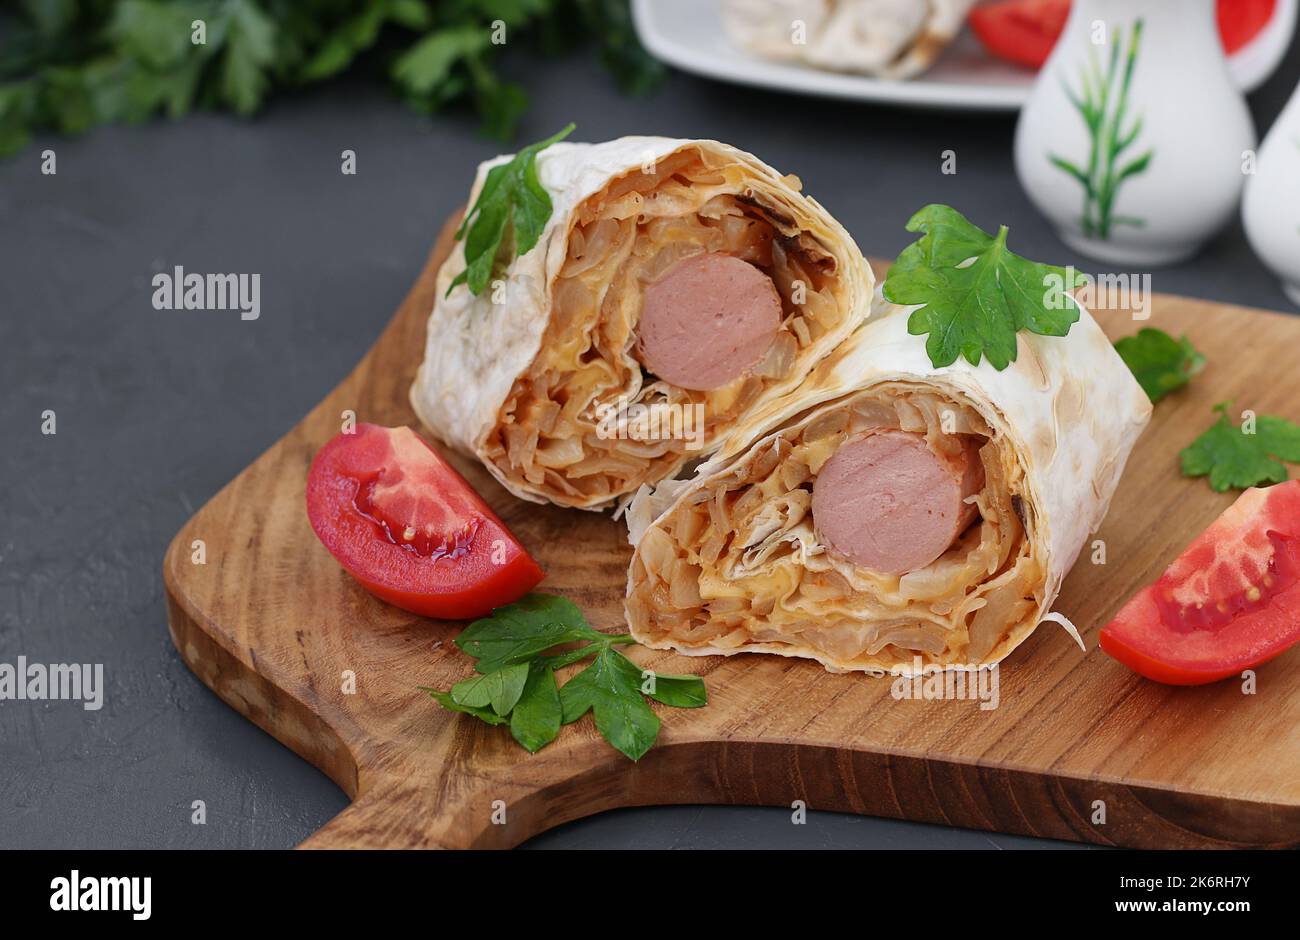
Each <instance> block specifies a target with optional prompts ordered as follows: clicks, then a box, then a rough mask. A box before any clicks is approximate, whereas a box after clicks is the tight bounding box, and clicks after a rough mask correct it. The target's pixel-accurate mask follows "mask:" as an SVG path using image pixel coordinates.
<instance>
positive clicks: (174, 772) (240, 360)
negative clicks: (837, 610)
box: [0, 46, 1300, 848]
mask: <svg viewBox="0 0 1300 940" xmlns="http://www.w3.org/2000/svg"><path fill="white" fill-rule="evenodd" d="M511 64H512V66H513V67H514V68H515V69H516V70H517V71H519V72H521V73H523V72H526V73H527V74H528V76H529V84H530V86H531V88H532V90H533V93H534V96H535V98H536V99H537V105H536V107H535V108H534V110H533V112H532V113H531V115H530V116H529V118H528V120H527V121H526V123H525V125H524V127H523V128H522V132H521V136H522V138H524V139H534V138H538V137H541V136H544V135H545V134H547V133H549V132H551V131H552V130H554V129H555V128H557V127H559V126H560V125H562V124H563V123H564V122H566V121H568V120H570V119H574V120H576V121H577V122H578V124H579V129H578V134H577V137H578V138H580V139H586V140H599V139H605V138H609V137H615V136H618V135H620V134H627V133H661V134H669V135H674V136H707V137H716V138H719V139H722V140H726V141H729V142H731V143H734V144H736V145H738V146H740V147H743V148H746V149H749V150H752V151H754V152H755V153H757V154H759V155H760V156H762V157H763V158H764V159H766V160H767V161H768V162H770V163H772V164H773V165H774V166H776V167H778V168H781V169H783V170H786V171H791V172H796V173H798V175H799V176H800V177H802V179H803V180H804V183H805V186H806V188H807V190H808V191H809V192H810V193H812V194H813V195H815V196H816V197H817V198H818V199H819V200H821V201H822V202H823V203H824V204H825V205H826V206H827V207H828V208H829V209H830V210H831V211H832V212H833V213H834V214H835V215H836V216H837V217H838V218H839V219H840V220H841V221H842V222H843V223H844V224H845V226H846V227H847V228H848V229H849V230H850V231H851V232H852V233H853V234H854V235H855V237H856V238H857V239H858V241H859V243H860V244H861V246H862V248H863V250H864V251H866V252H867V253H869V254H875V255H882V256H889V255H892V254H894V253H896V252H897V251H898V250H899V249H900V248H902V247H903V245H904V244H906V243H907V241H908V240H909V238H908V235H907V233H906V232H904V230H903V225H904V223H905V222H906V220H907V218H908V216H909V215H910V214H911V212H912V211H914V210H915V209H916V208H918V207H919V206H920V205H922V204H923V203H926V202H932V201H942V202H950V203H952V204H954V205H956V206H958V207H959V208H961V209H962V210H963V211H965V212H966V213H967V214H968V215H970V216H971V217H972V218H973V219H974V220H975V221H976V222H978V223H980V224H983V225H984V226H985V227H986V228H988V227H991V226H993V225H995V224H997V223H1006V224H1009V225H1010V226H1011V230H1012V246H1013V248H1018V249H1019V250H1022V251H1024V252H1025V253H1027V254H1031V255H1034V256H1036V257H1043V258H1045V259H1049V260H1054V261H1060V262H1067V261H1070V260H1075V261H1076V262H1078V261H1079V260H1080V259H1078V258H1073V257H1072V253H1071V252H1069V251H1068V250H1067V249H1065V248H1064V247H1063V246H1062V245H1061V244H1060V243H1059V241H1058V240H1057V239H1056V238H1055V236H1054V235H1052V233H1051V232H1050V230H1049V228H1048V226H1047V224H1046V223H1045V222H1044V221H1043V220H1042V219H1041V218H1040V217H1039V216H1038V215H1037V214H1036V213H1035V212H1034V210H1033V209H1032V207H1031V206H1030V205H1029V204H1028V202H1027V200H1026V198H1025V197H1024V195H1023V194H1022V192H1021V190H1020V188H1019V186H1018V184H1017V183H1016V180H1015V177H1014V174H1013V172H1012V169H1011V162H1010V146H1011V135H1012V130H1013V127H1014V121H1013V119H1012V118H1010V117H1006V116H992V117H991V116H980V115H951V114H934V113H908V112H902V111H893V110H888V109H882V108H876V107H868V106H860V105H851V104H844V103H837V102H829V101H815V100H805V99H797V98H793V97H788V96H781V95H776V94H772V93H769V92H763V91H751V90H748V89H744V88H736V87H730V86H726V85H721V84H714V83H709V82H704V81H700V80H696V79H693V78H689V77H686V76H682V75H673V76H671V77H670V79H669V80H668V81H667V82H666V83H665V85H664V86H663V87H662V88H661V89H660V90H659V92H658V93H657V94H656V95H654V96H653V97H651V98H648V99H643V100H627V99H624V98H622V97H619V96H618V95H617V93H616V92H615V91H614V90H613V89H612V87H611V85H610V83H609V82H608V81H607V79H606V77H605V75H604V74H603V73H601V72H600V71H599V70H598V68H597V67H596V66H595V65H594V64H591V63H589V62H586V61H581V60H573V61H570V62H566V63H562V64H554V63H534V62H530V61H515V62H513V63H511ZM1298 78H1300V46H1293V48H1292V51H1291V54H1290V55H1289V57H1288V59H1287V61H1286V63H1284V65H1283V66H1282V68H1281V69H1280V70H1279V72H1278V73H1277V74H1276V75H1275V76H1274V78H1273V79H1272V80H1271V81H1270V82H1269V83H1268V84H1267V85H1266V86H1264V88H1263V89H1261V90H1260V91H1259V92H1258V93H1256V94H1255V95H1254V96H1252V106H1253V110H1254V112H1255V117H1256V123H1257V126H1258V127H1259V128H1260V129H1261V130H1264V129H1267V127H1268V126H1269V124H1270V123H1271V122H1272V120H1273V118H1274V116H1275V115H1276V114H1277V112H1278V111H1279V110H1280V109H1281V107H1282V105H1283V104H1284V103H1285V100H1286V97H1287V95H1288V94H1289V93H1290V90H1291V88H1292V87H1293V86H1294V85H1295V83H1296V81H1297V79H1298ZM46 147H52V148H53V149H54V150H55V151H56V153H57V159H58V173H57V175H55V176H43V175H41V173H40V172H39V161H40V151H41V150H42V149H44V148H46ZM345 148H350V149H353V150H355V151H356V152H357V156H358V173H357V175H356V176H344V175H342V174H341V173H340V172H339V153H340V151H341V150H343V149H345ZM497 149H499V148H498V147H496V146H495V145H494V144H492V143H489V142H485V141H483V140H482V139H481V138H479V137H478V136H477V134H476V131H475V122H474V120H473V118H472V117H469V116H468V115H463V114H462V115H451V116H445V117H441V118H438V119H436V120H434V121H432V122H430V121H428V120H423V119H420V118H417V117H415V116H413V115H411V114H410V113H408V112H407V111H405V110H404V109H403V108H402V107H401V106H400V105H398V104H396V103H394V102H392V101H391V100H389V99H388V98H387V97H385V95H384V93H383V92H382V91H381V90H380V89H378V88H376V87H374V86H372V85H369V84H365V83H362V82H344V83H340V84H334V85H331V86H329V87H328V88H326V89H322V90H318V91H316V92H314V93H311V94H305V95H298V96H293V97H284V98H279V99H277V100H276V101H275V103H274V104H273V105H272V107H271V108H270V109H269V110H268V111H267V112H265V114H263V115H262V116H260V117H258V118H257V119H256V120H254V121H251V122H244V121H239V120H235V119H231V118H226V117H217V116H201V117H195V118H191V119H187V120H186V121H184V122H183V123H181V124H179V125H169V124H166V123H158V124H153V125H149V126H146V127H140V128H111V129H105V130H100V131H96V132H93V133H92V134H90V135H89V136H87V137H84V138H81V139H77V140H66V139H42V140H40V141H38V143H37V145H36V146H35V147H33V148H31V149H29V150H28V151H26V152H24V153H23V154H20V155H19V156H18V157H17V158H15V159H12V160H10V161H8V162H5V163H3V164H0V377H3V385H2V390H3V395H2V396H0V440H3V442H4V444H3V449H2V451H0V453H2V456H0V467H3V475H2V476H0V662H8V663H12V662H14V661H15V660H16V658H17V657H18V656H19V655H25V656H26V657H27V658H28V659H29V660H30V661H36V662H92V663H104V664H105V681H106V687H107V689H106V698H105V703H104V707H103V709H102V710H101V711H99V712H86V711H83V710H82V709H81V707H80V706H79V705H78V704H76V703H72V702H51V703H32V702H0V848H15V847H187V846H192V847H285V846H291V845H293V844H295V843H297V842H298V841H300V840H301V839H303V838H305V837H306V836H307V835H309V834H310V833H311V832H312V831H313V830H315V829H316V828H317V827H319V826H320V825H321V824H323V823H324V822H325V821H326V820H327V819H329V818H330V817H331V816H332V815H334V814H335V813H336V812H338V811H339V810H341V809H342V808H343V807H344V805H345V803H346V801H345V799H344V797H343V796H342V794H341V793H339V792H338V790H336V789H335V788H334V786H333V785H332V784H331V783H330V782H329V781H328V780H326V778H325V777H324V776H322V775H321V774H319V773H317V772H316V771H315V770H314V769H313V768H312V767H310V766H309V765H307V764H306V763H304V762H303V761H301V760H299V759H298V758H297V757H296V756H294V755H293V754H292V753H291V752H290V751H288V750H287V749H285V748H284V747H282V746H281V745H280V744H278V743H277V742H276V741H274V740H273V739H271V738H270V737H268V736H267V735H265V734H263V733H262V732H261V731H259V730H257V729H256V728H255V727H254V726H253V725H251V724H249V723H248V722H247V721H245V720H244V719H243V718H241V717H240V716H239V715H237V714H236V713H235V712H234V711H232V710H230V709H228V708H227V707H226V706H225V705H223V704H222V703H221V702H220V701H219V700H218V699H217V698H216V697H215V696H214V695H212V694H211V693H210V692H209V691H208V690H207V689H206V688H205V687H203V686H202V685H201V684H200V683H199V682H198V681H197V680H196V679H195V678H194V677H193V676H191V675H190V673H189V672H188V670H187V669H186V668H185V666H184V665H183V664H182V663H181V661H180V659H179V657H178V656H177V655H176V653H175V652H174V651H173V649H172V646H171V642H170V640H169V639H168V637H167V630H166V621H165V610H164V604H163V595H162V584H161V573H160V565H161V559H162V553H163V549H164V548H165V547H166V545H167V542H168V540H169V539H170V538H171V536H172V534H173V533H174V532H175V531H176V530H177V528H179V526H180V525H181V523H182V522H183V521H184V520H185V519H186V518H187V517H188V516H189V515H190V513H191V512H192V511H193V510H194V509H195V508H197V507H198V506H199V505H200V504H201V503H203V502H204V501H205V500H206V499H208V498H209V497H210V496H211V495H212V494H213V493H215V492H216V491H217V490H218V489H219V488H220V487H221V486H222V485H223V484H225V483H226V482H227V481H228V480H229V479H231V478H232V477H233V476H234V475H235V474H236V473H238V472H239V471H240V470H241V469H242V468H243V467H244V466H245V465H247V464H248V463H249V462H250V461H251V460H252V459H253V458H254V457H256V456H257V455H258V454H259V453H261V452H262V451H263V450H264V449H265V448H266V447H268V446H269V445H270V444H271V443H273V442H274V441H275V440H276V438H278V437H279V436H280V435H281V434H282V433H283V432H284V431H285V430H287V429H288V428H289V427H290V426H292V425H293V424H294V423H295V422H296V421H297V420H298V419H299V418H300V417H301V416H302V415H303V414H304V413H306V412H307V411H308V410H309V409H310V408H311V407H312V405H314V404H315V402H316V401H317V400H318V399H319V398H320V397H321V396H322V395H323V394H324V393H325V392H326V391H327V390H328V389H329V388H330V387H332V386H333V385H334V384H335V383H336V382H337V381H338V380H339V379H341V378H342V377H343V375H344V374H345V373H346V372H347V370H348V369H349V368H350V367H351V366H352V364H353V363H354V362H355V361H356V360H357V359H358V358H359V357H360V356H361V354H362V353H363V351H364V350H365V349H366V348H367V347H368V345H369V344H370V343H371V342H372V341H373V340H374V338H375V337H376V336H377V335H378V333H379V332H380V330H381V329H382V327H383V325H384V323H385V322H386V320H387V318H388V317H389V316H390V315H391V313H392V312H393V311H394V310H395V309H396V307H397V304H398V302H399V301H400V299H401V298H402V296H403V295H404V294H405V292H406V290H407V288H408V286H409V285H410V283H411V281H412V280H413V279H414V277H415V274H416V272H417V271H418V270H419V269H420V266H421V265H422V264H423V262H424V259H425V256H426V253H427V252H428V249H429V247H430V245H431V244H432V241H433V238H434V235H435V234H436V232H437V230H438V227H439V225H440V224H441V222H442V220H443V219H444V218H445V217H446V216H447V214H448V213H450V212H451V211H453V210H454V209H455V208H456V207H457V206H459V205H460V203H461V202H462V200H463V199H464V195H465V191H466V189H467V187H468V185H469V181H470V178H471V175H472V171H473V166H474V164H475V163H476V162H477V161H478V160H480V159H482V158H484V157H486V156H489V155H491V154H493V153H495V152H496V151H497ZM946 149H953V150H955V151H956V152H957V160H958V173H957V174H956V175H955V176H944V175H942V174H941V173H940V172H939V168H940V160H941V153H942V151H944V150H946ZM176 264H180V265H184V266H186V267H187V268H188V269H190V270H195V271H203V272H219V271H220V272H224V271H235V272H246V273H253V272H257V273H259V274H261V276H262V314H261V318H260V319H259V320H257V321H255V322H241V321H240V319H239V316H238V314H237V313H233V312H231V313H225V312H194V311H190V312H172V311H156V310H154V309H153V308H152V306H151V304H150V294H151V291H150V288H149V280H150V278H151V277H152V275H153V273H154V272H156V271H158V270H170V268H171V266H173V265H176ZM1080 267H1082V268H1084V269H1085V270H1088V269H1090V268H1089V266H1088V265H1087V264H1086V263H1084V264H1080ZM1153 286H1154V288H1155V289H1156V290H1159V291H1166V292H1174V293H1184V294H1191V295H1196V296H1201V297H1207V298H1212V299H1216V300H1223V301H1231V302H1237V303H1244V304H1252V305H1256V306H1262V307H1272V308H1277V309H1289V308H1288V306H1287V304H1286V300H1285V298H1284V297H1283V295H1282V293H1281V291H1280V289H1279V288H1278V286H1277V284H1276V282H1275V281H1274V279H1273V277H1272V276H1271V275H1269V274H1268V273H1267V272H1266V271H1265V270H1264V269H1263V267H1262V266H1261V265H1260V264H1259V262H1258V261H1257V260H1256V259H1255V258H1254V257H1253V256H1252V254H1251V252H1250V250H1249V248H1248V246H1247V245H1246V243H1245V241H1244V239H1243V237H1242V234H1241V230H1240V226H1239V225H1238V224H1235V223H1234V224H1233V225H1232V226H1231V227H1230V228H1229V229H1228V230H1227V231H1225V232H1224V233H1223V234H1222V235H1221V236H1220V237H1219V238H1217V239H1216V240H1215V241H1214V242H1213V243H1212V244H1211V245H1210V246H1209V247H1208V248H1207V249H1206V250H1205V251H1204V252H1203V253H1202V255H1201V256H1200V257H1199V258H1197V259H1196V260H1194V261H1192V262H1190V263H1188V264H1184V265H1181V266H1179V267H1176V268H1170V269H1164V270H1160V271H1157V272H1155V275H1154V284H1153ZM46 409H52V410H54V411H55V412H56V414H57V420H58V433H57V434H56V435H54V436H45V435H42V434H41V433H40V423H41V413H42V412H43V411H44V410H46ZM194 800H203V801H205V803H206V806H207V824H206V825H204V826H195V825H192V824H191V822H190V816H191V812H192V811H191V808H190V807H191V804H192V802H193V801H194ZM813 809H814V810H815V807H814V808H813ZM531 844H533V845H537V846H548V847H550V846H555V847H559V846H566V847H567V846H573V847H578V846H582V847H593V846H626V847H640V846H652V847H750V846H754V847H758V846H763V847H767V846H790V847H812V846H822V847H836V848H838V847H870V846H885V847H937V846H952V847H989V846H990V845H992V846H997V847H1003V848H1010V847H1021V846H1027V845H1040V844H1043V843H1038V842H1035V841H1034V840H1030V839H1021V838H1015V837H1008V836H1001V835H986V834H983V833H975V832H966V831H959V830H949V829H944V828H941V827H934V826H921V825H914V824H908V823H899V822H893V821H884V820H873V819H861V818H855V817H848V816H839V815H835V814H818V813H816V812H815V811H814V812H812V813H811V814H810V816H809V820H808V824H807V825H806V826H803V827H794V826H791V824H790V817H789V813H788V811H785V810H776V809H747V808H695V807H679V808H671V809H637V810H625V811H621V812H617V813H610V814H607V815H605V816H602V817H598V818H595V819H591V820H584V821H581V822H577V823H573V824H570V825H568V826H565V827H562V828H560V829H558V830H555V831H553V832H551V833H547V834H545V835H543V836H541V837H539V838H537V839H535V840H534V841H533V843H531Z"/></svg>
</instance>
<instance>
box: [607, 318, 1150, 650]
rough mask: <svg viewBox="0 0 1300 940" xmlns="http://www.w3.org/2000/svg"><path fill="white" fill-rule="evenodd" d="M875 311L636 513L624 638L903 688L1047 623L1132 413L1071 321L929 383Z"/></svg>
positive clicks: (1094, 337) (920, 361)
mask: <svg viewBox="0 0 1300 940" xmlns="http://www.w3.org/2000/svg"><path fill="white" fill-rule="evenodd" d="M877 303H878V307H877V310H876V313H875V314H874V315H873V317H872V319H871V320H870V321H868V322H867V324H866V325H865V326H864V327H862V328H861V329H860V330H859V331H858V332H857V333H855V334H854V336H852V337H851V338H850V339H849V340H848V341H847V342H846V343H845V345H844V346H843V347H842V348H841V349H840V350H838V351H837V353H836V354H835V355H834V356H832V357H831V358H830V359H828V360H826V361H825V362H824V363H822V365H821V366H819V367H818V369H817V370H815V372H814V374H813V375H811V376H810V377H809V380H808V382H807V383H806V384H805V386H804V388H803V391H802V392H801V394H800V395H798V396H791V397H789V398H787V399H786V400H784V401H781V402H775V403H773V405H772V406H771V407H768V408H766V409H764V410H763V411H761V412H756V413H753V414H751V416H750V418H749V421H750V422H751V423H749V424H746V425H745V426H743V427H741V428H738V429H737V433H736V435H735V437H734V438H733V440H732V441H731V442H729V443H728V444H727V445H726V446H724V447H723V448H722V449H720V450H719V451H718V453H717V454H716V455H715V456H714V458H713V459H711V460H710V461H709V462H707V463H706V464H704V465H702V466H701V467H699V469H698V471H697V473H696V475H695V476H694V477H693V478H691V479H688V480H681V481H672V482H669V483H665V484H661V485H660V486H659V487H658V488H656V489H654V490H651V489H649V488H647V489H646V490H643V491H642V492H641V493H639V494H638V495H637V497H636V498H635V499H634V500H633V502H632V504H631V506H630V508H629V510H628V522H629V529H630V533H629V534H630V538H631V540H632V542H633V544H634V545H635V547H636V548H635V553H634V555H633V557H632V562H631V565H630V568H629V572H628V588H627V600H626V613H627V621H628V624H629V625H630V627H631V631H632V635H633V636H634V637H635V638H636V639H637V641H638V642H640V643H643V644H645V645H646V646H650V647H654V648H657V649H674V650H677V651H679V652H682V653H687V654H691V655H712V654H724V655H728V654H732V653H740V652H760V653H776V654H778V655H782V656H800V657H809V658H812V659H816V660H818V661H819V662H821V663H822V664H823V665H825V666H826V667H827V668H828V669H831V670H833V671H842V670H862V671H878V670H880V671H886V672H890V673H893V674H902V675H914V674H916V673H917V672H920V671H926V670H929V669H931V668H950V667H951V668H958V667H963V668H970V667H975V666H983V665H989V664H992V663H995V662H998V661H999V660H1001V659H1002V658H1003V657H1005V656H1007V655H1008V654H1009V653H1010V652H1011V651H1012V650H1014V649H1015V648H1016V646H1018V645H1019V644H1020V643H1021V642H1022V641H1024V639H1025V638H1026V637H1028V636H1029V634H1030V633H1031V632H1033V630H1034V628H1035V626H1036V625H1037V624H1038V623H1039V622H1040V621H1041V620H1042V619H1043V618H1044V616H1045V615H1047V614H1048V613H1049V612H1050V610H1051V606H1052V604H1053V602H1054V601H1055V599H1056V597H1057V594H1058V592H1059V591H1060V587H1061V582H1062V580H1063V579H1064V577H1065V575H1066V572H1068V571H1069V570H1070V567H1071V566H1072V565H1073V564H1074V562H1075V560H1076V558H1077V556H1078V555H1079V552H1080V549H1081V548H1082V546H1083V545H1084V542H1085V540H1086V539H1087V538H1088V535H1089V533H1091V532H1093V531H1095V530H1096V528H1097V527H1098V525H1099V524H1100V523H1101V521H1102V518H1103V517H1104V516H1105V515H1106V510H1107V507H1108V505H1109V503H1110V499H1111V495H1112V494H1113V493H1114V492H1115V487H1116V483H1117V481H1118V480H1119V477H1120V474H1121V473H1122V471H1123V469H1124V464H1125V462H1126V460H1127V459H1128V455H1129V452H1130V451H1131V450H1132V448H1133V445H1134V442H1135V441H1136V440H1137V438H1138V436H1139V434H1140V433H1141V431H1142V429H1143V428H1144V427H1145V425H1146V422H1147V420H1148V419H1149V417H1150V414H1151V403H1150V401H1149V400H1148V399H1147V397H1146V395H1145V394H1144V393H1143V391H1142V389H1141V388H1140V387H1139V386H1138V384H1137V382H1136V381H1135V380H1134V378H1133V376H1132V375H1131V374H1130V372H1129V370H1128V369H1127V367H1126V366H1125V365H1124V363H1123V361H1122V360H1121V359H1120V358H1119V356H1118V355H1117V354H1116V352H1115V350H1114V348H1113V347H1112V346H1111V344H1110V342H1109V341H1108V340H1107V339H1106V336H1105V335H1104V334H1103V333H1102V331H1101V328H1100V327H1098V325H1097V323H1096V322H1095V321H1094V320H1093V319H1092V317H1091V316H1090V315H1089V314H1088V312H1087V311H1086V310H1080V316H1079V321H1078V322H1077V323H1076V324H1075V325H1074V326H1073V328H1072V329H1071V330H1070V332H1069V335H1068V336H1066V337H1061V338H1056V337H1046V336H1037V335H1033V334H1029V333H1021V334H1019V336H1018V356H1017V358H1016V360H1015V361H1014V362H1013V363H1011V365H1010V366H1008V367H1007V368H1006V369H1005V370H1003V371H1001V372H999V371H997V370H995V369H994V368H993V367H992V366H990V365H989V364H988V362H987V361H984V362H983V363H982V364H981V365H979V366H972V365H970V364H969V363H968V362H967V361H965V360H964V359H958V360H957V362H955V363H954V364H952V365H950V366H946V367H943V368H936V367H934V366H933V365H932V364H931V362H930V359H929V357H928V356H927V354H926V349H925V343H926V338H925V336H913V335H910V334H909V333H908V329H907V322H908V315H909V313H910V311H911V310H912V309H914V308H900V307H896V306H893V305H890V304H886V303H884V302H883V300H878V301H877ZM747 435H748V436H747Z"/></svg>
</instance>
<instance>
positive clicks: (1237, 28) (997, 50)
mask: <svg viewBox="0 0 1300 940" xmlns="http://www.w3.org/2000/svg"><path fill="white" fill-rule="evenodd" d="M1276 7H1277V0H1219V2H1218V11H1217V15H1218V21H1219V36H1220V37H1221V38H1222V40H1223V48H1224V50H1225V51H1226V52H1227V53H1228V55H1232V54H1233V53H1234V52H1236V51H1237V50H1238V49H1240V48H1241V47H1242V46H1244V45H1246V44H1247V43H1248V42H1250V41H1251V40H1252V39H1254V38H1255V37H1256V36H1257V35H1259V33H1260V31H1261V30H1263V29H1264V27H1265V26H1267V25H1268V24H1269V21H1270V20H1272V19H1273V13H1274V11H1275V9H1276ZM1069 15H1070V0H997V2H995V3H986V4H983V5H981V6H977V7H976V8H975V9H973V10H971V12H970V18H969V21H970V28H971V31H972V32H974V33H975V35H976V36H977V37H979V41H980V42H981V43H982V44H983V46H984V48H985V49H987V50H988V51H989V52H990V53H991V54H992V55H995V56H997V57H998V58H999V59H1005V60H1006V61H1008V62H1014V63H1016V64H1017V65H1024V66H1027V67H1029V68H1031V69H1037V68H1041V67H1042V65H1043V63H1044V62H1046V61H1047V57H1048V56H1049V55H1050V54H1051V52H1052V49H1053V47H1054V46H1055V45H1056V40H1057V39H1059V38H1060V36H1061V31H1062V30H1064V29H1065V21H1066V19H1067V18H1068V17H1069Z"/></svg>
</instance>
